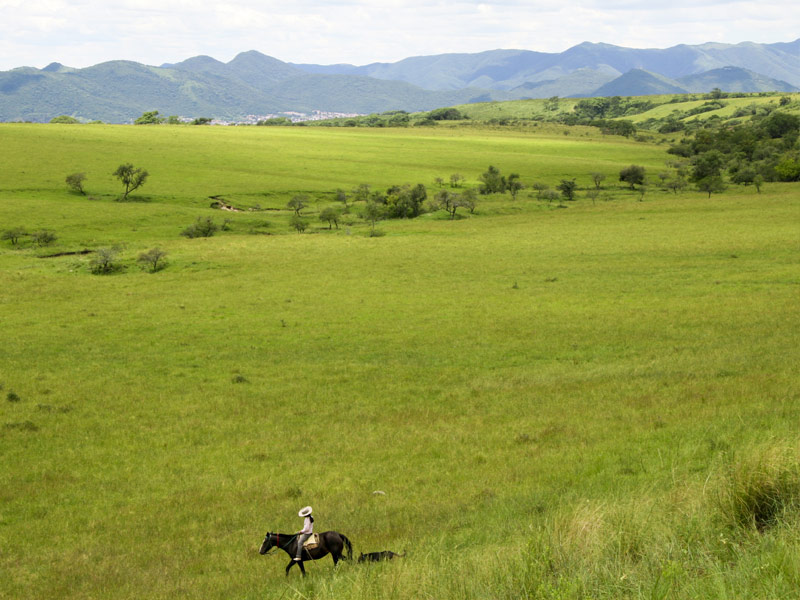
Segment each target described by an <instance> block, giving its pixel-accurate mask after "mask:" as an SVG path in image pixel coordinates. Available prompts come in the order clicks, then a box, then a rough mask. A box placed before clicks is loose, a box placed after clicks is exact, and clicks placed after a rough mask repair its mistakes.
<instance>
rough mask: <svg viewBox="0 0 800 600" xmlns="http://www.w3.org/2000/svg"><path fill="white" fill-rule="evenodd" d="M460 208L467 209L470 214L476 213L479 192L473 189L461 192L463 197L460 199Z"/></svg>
mask: <svg viewBox="0 0 800 600" xmlns="http://www.w3.org/2000/svg"><path fill="white" fill-rule="evenodd" d="M458 204H459V206H463V207H464V208H466V209H467V210H468V211H469V212H470V214H472V213H474V212H475V207H476V206H477V205H478V192H476V191H475V190H474V189H473V188H469V189H466V190H464V191H463V192H461V197H460V198H459V199H458Z"/></svg>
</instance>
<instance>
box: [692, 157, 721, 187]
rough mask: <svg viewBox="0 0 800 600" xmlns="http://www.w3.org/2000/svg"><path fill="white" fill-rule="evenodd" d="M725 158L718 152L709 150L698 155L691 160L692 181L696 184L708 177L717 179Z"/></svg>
mask: <svg viewBox="0 0 800 600" xmlns="http://www.w3.org/2000/svg"><path fill="white" fill-rule="evenodd" d="M723 166H725V158H724V156H723V154H722V152H720V151H719V150H709V151H708V152H703V153H702V154H698V155H697V156H695V157H694V159H693V160H692V181H694V182H698V181H700V180H701V179H706V178H708V177H719V176H720V175H721V174H722V167H723Z"/></svg>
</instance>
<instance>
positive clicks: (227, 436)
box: [0, 124, 800, 599]
mask: <svg viewBox="0 0 800 600" xmlns="http://www.w3.org/2000/svg"><path fill="white" fill-rule="evenodd" d="M581 131H583V130H581ZM0 141H1V142H2V147H3V154H2V157H0V230H5V229H7V228H9V227H24V228H26V229H27V230H28V231H34V230H37V229H41V228H47V229H51V230H53V231H55V232H56V234H57V235H58V240H57V241H56V242H55V243H54V244H53V245H52V246H48V247H42V248H39V247H35V246H33V245H31V244H30V243H29V242H27V241H26V242H25V243H23V244H20V246H18V247H15V246H12V245H11V244H10V243H9V242H8V241H4V242H2V246H0V290H2V291H0V332H2V337H1V338H0V339H2V344H0V386H1V387H2V390H0V456H1V457H2V464H3V468H2V470H0V597H4V598H5V597H8V598H34V597H35V598H40V599H47V598H59V599H66V598H75V599H78V598H81V599H83V598H115V599H128V598H130V599H133V598H164V599H166V598H170V599H172V598H203V599H211V598H220V599H222V598H225V599H228V598H242V599H245V598H247V599H249V598H252V599H255V598H259V599H263V598H337V599H350V598H397V599H406V598H442V599H447V598H519V597H531V598H609V599H610V598H698V597H715V598H733V597H735V598H763V597H770V598H791V597H794V595H795V594H796V590H797V589H798V585H799V584H800V567H799V566H798V563H797V560H796V558H797V556H798V553H799V552H800V535H799V534H798V531H799V529H798V525H800V516H799V515H800V513H798V499H799V498H800V471H799V469H798V464H800V463H799V462H798V459H799V458H800V438H799V437H798V434H797V423H798V419H799V418H800V391H799V390H800V387H798V375H797V364H800V350H798V348H800V328H799V327H798V325H800V303H799V302H798V300H800V270H799V267H800V264H799V263H800V261H798V250H800V248H798V239H799V236H798V231H800V187H798V186H797V185H796V184H769V185H767V186H765V188H764V189H763V193H761V194H756V193H755V191H754V190H751V189H750V188H735V187H733V186H732V187H731V188H730V189H729V190H728V191H727V192H725V193H724V194H719V195H714V196H713V197H711V198H707V197H706V195H705V194H702V193H697V192H685V193H683V194H679V195H673V194H669V193H666V192H664V193H662V192H658V191H649V192H648V193H647V195H646V196H644V198H643V201H639V199H638V196H637V195H635V194H629V193H628V192H626V191H625V190H623V189H621V188H619V186H618V183H619V182H617V181H616V179H617V174H618V173H619V169H620V168H622V167H624V166H627V165H629V164H631V163H636V164H643V165H645V166H647V167H648V169H649V170H652V172H657V170H658V169H659V168H662V165H663V163H664V161H665V160H666V159H667V158H668V155H667V154H666V152H665V148H664V147H663V146H655V145H646V144H642V143H636V142H631V141H628V140H625V139H623V138H614V137H602V136H600V135H594V134H589V133H586V132H584V133H582V134H581V135H576V134H570V135H563V133H561V132H558V133H550V134H541V135H535V134H531V133H521V132H513V131H490V130H482V129H480V128H468V129H467V128H437V129H435V130H434V129H399V130H374V129H324V128H285V129H284V128H210V127H167V126H164V127H152V128H150V127H124V126H102V125H98V126H94V125H92V126H89V125H86V126H55V125H38V126H34V125H16V124H15V125H10V124H9V125H2V126H0ZM123 162H131V163H133V164H135V165H136V166H141V167H144V168H146V169H148V171H149V172H150V178H149V179H148V181H147V183H146V185H145V186H144V187H143V188H141V190H139V191H137V192H135V193H134V194H133V195H134V196H135V198H134V200H135V201H131V202H125V203H121V202H116V201H115V200H114V198H115V197H116V196H117V195H119V193H120V192H121V187H120V185H119V182H117V181H115V180H114V179H113V177H112V176H111V173H112V172H113V171H114V169H115V168H116V167H117V166H118V165H119V164H120V163H123ZM490 164H492V165H495V166H497V167H499V168H500V169H501V170H502V172H503V173H504V174H508V173H511V172H518V173H519V174H520V175H521V178H522V181H523V182H524V183H526V184H530V183H532V182H534V181H540V180H541V181H545V182H547V183H549V184H550V185H555V184H556V183H557V182H558V180H559V179H561V178H571V177H575V178H577V181H578V183H579V185H581V186H582V187H588V186H589V184H590V178H589V173H591V172H593V171H598V172H603V173H605V174H607V179H606V180H605V182H604V183H603V186H604V190H603V196H602V197H601V199H600V200H597V201H596V202H593V201H591V200H589V199H586V198H584V197H583V196H582V195H579V199H578V200H577V201H575V202H569V203H565V206H566V208H559V207H558V205H557V204H550V203H547V202H542V201H539V200H537V199H536V197H535V195H534V194H532V193H528V192H527V191H526V192H523V193H522V194H520V196H519V198H518V199H517V200H516V201H512V200H511V198H510V196H494V197H488V198H484V197H481V198H480V199H479V204H478V207H477V208H476V210H475V213H474V214H464V215H463V217H462V218H459V219H455V220H449V219H448V218H446V216H445V215H444V214H443V213H432V214H427V215H423V216H421V217H419V218H417V219H414V220H394V221H385V222H382V223H380V224H379V225H378V227H379V229H380V230H382V231H383V232H385V235H384V236H383V237H368V236H367V235H366V232H367V231H368V229H369V226H368V225H365V224H364V223H363V221H361V220H360V219H358V218H357V217H356V216H355V215H356V213H357V210H354V212H353V217H352V219H351V221H350V223H349V225H344V224H343V226H342V227H341V228H340V229H339V230H336V229H333V230H328V229H327V224H323V223H321V222H317V221H314V220H313V215H315V214H316V211H318V210H319V208H320V207H322V206H324V205H326V204H327V203H331V202H332V201H333V195H334V192H335V190H336V189H337V188H343V189H345V190H348V191H349V190H351V189H353V188H354V187H355V186H357V185H358V184H360V183H369V184H370V185H372V186H373V187H374V188H375V189H385V188H386V187H388V186H390V185H393V184H405V183H409V184H416V183H420V182H421V183H424V184H426V185H428V186H429V188H430V189H429V194H431V195H432V194H433V192H435V189H436V186H435V184H434V180H435V178H436V177H444V178H445V179H446V178H447V177H448V176H449V175H450V174H451V173H456V172H457V173H461V174H463V175H464V176H465V178H466V183H467V185H474V184H475V183H476V180H477V176H478V175H479V174H480V173H481V172H483V171H484V170H485V169H486V167H487V166H488V165H490ZM77 171H80V172H85V173H86V174H87V181H86V188H87V195H86V196H81V195H78V194H74V193H70V192H68V191H67V190H66V186H65V185H64V177H65V176H66V175H67V174H69V173H72V172H77ZM297 193H305V194H309V195H310V196H311V197H312V199H313V203H312V206H311V207H310V208H309V211H308V212H309V215H311V220H312V225H311V227H310V229H309V230H308V231H307V232H306V233H304V234H298V233H295V232H290V230H289V227H288V214H289V213H290V212H291V211H287V210H285V206H286V202H287V201H288V200H289V198H291V197H292V195H293V194H297ZM212 196H221V197H224V198H225V199H227V200H229V201H230V202H232V203H233V204H236V205H238V206H242V207H250V208H253V207H257V208H258V209H259V210H254V211H246V212H241V213H222V212H221V211H218V210H214V209H211V208H209V203H210V198H211V197H212ZM207 216H210V217H212V218H213V219H215V220H217V221H220V222H221V221H222V219H223V218H228V219H230V223H229V228H228V230H227V231H221V232H219V233H217V235H215V236H214V237H210V238H199V239H186V238H184V237H181V235H180V232H181V230H183V229H184V228H185V227H186V226H187V225H189V224H191V223H192V222H193V221H194V220H195V219H196V218H198V217H203V218H204V217H207ZM113 245H119V246H120V247H121V255H120V256H121V261H122V265H123V267H124V269H123V270H121V271H119V272H116V273H114V274H111V275H93V274H91V272H90V270H89V262H90V260H91V256H92V255H91V254H87V255H77V254H63V253H65V252H75V251H79V250H82V249H84V248H86V249H90V250H96V249H97V248H101V247H106V246H113ZM154 246H158V247H160V248H162V249H164V250H166V251H167V253H168V257H167V258H168V260H169V264H168V266H167V267H166V268H165V269H164V270H162V271H159V272H156V273H148V272H145V271H143V270H141V269H139V268H138V267H137V265H136V256H137V255H138V254H139V253H140V252H142V251H145V250H147V249H149V248H152V247H154ZM54 254H62V255H60V256H53V255H54ZM750 490H755V491H753V492H752V493H751V492H750ZM764 490H766V491H767V492H768V493H767V501H765V502H762V503H759V502H756V504H757V505H758V507H761V506H762V504H768V505H769V507H771V508H770V509H769V510H767V509H764V511H762V510H761V508H758V510H756V509H752V510H750V509H748V506H750V505H749V504H748V503H747V502H745V499H746V497H748V496H747V494H750V496H758V498H761V496H759V494H760V493H761V492H763V491H764ZM761 495H763V494H761ZM758 498H757V500H758ZM307 504H310V505H312V506H313V507H314V514H315V517H316V519H317V522H316V523H315V527H316V530H317V531H325V530H329V529H330V530H336V531H340V532H342V533H344V534H346V535H347V537H348V538H349V539H350V540H351V541H352V542H353V546H354V550H355V556H358V554H359V553H360V552H371V551H381V550H393V551H395V552H406V556H405V557H404V558H402V559H397V560H395V561H392V562H391V563H386V564H384V563H381V564H376V565H367V564H364V565H358V564H355V563H344V564H341V565H340V566H339V567H338V568H337V570H336V571H335V572H334V570H333V568H332V563H331V561H330V560H329V559H324V560H323V561H321V562H320V563H313V564H307V565H306V568H307V570H308V572H309V576H308V577H307V578H306V579H305V580H301V579H300V578H299V577H298V576H297V572H296V570H294V572H293V575H292V577H290V578H289V579H288V580H287V579H286V578H285V577H284V571H283V568H284V567H285V560H284V558H283V557H281V558H275V557H273V556H266V557H264V556H260V555H259V554H258V548H259V544H260V543H261V541H262V540H263V539H264V534H265V533H266V532H267V531H277V532H286V533H292V532H295V531H297V530H298V529H299V527H300V526H301V520H300V519H299V518H298V517H297V511H298V509H299V508H300V507H302V506H304V505H307ZM751 504H752V503H751ZM742 506H744V509H742ZM769 507H768V508H769ZM748 511H749V512H748Z"/></svg>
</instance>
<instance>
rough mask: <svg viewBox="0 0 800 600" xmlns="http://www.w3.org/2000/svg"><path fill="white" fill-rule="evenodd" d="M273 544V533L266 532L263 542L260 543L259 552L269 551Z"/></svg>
mask: <svg viewBox="0 0 800 600" xmlns="http://www.w3.org/2000/svg"><path fill="white" fill-rule="evenodd" d="M274 545H275V539H274V534H272V533H268V534H267V535H265V536H264V542H263V543H262V544H261V548H260V549H259V551H258V553H259V554H266V553H267V552H269V550H270V548H272V547H273V546H274Z"/></svg>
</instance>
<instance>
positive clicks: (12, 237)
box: [0, 227, 58, 246]
mask: <svg viewBox="0 0 800 600" xmlns="http://www.w3.org/2000/svg"><path fill="white" fill-rule="evenodd" d="M26 238H30V241H31V243H32V244H35V245H36V246H49V245H50V244H52V243H53V242H55V241H56V240H57V239H58V236H57V235H56V234H55V232H54V231H52V230H50V229H39V230H37V231H34V232H29V231H28V230H27V229H25V228H24V227H12V228H10V229H6V230H5V231H3V232H2V233H0V240H3V241H7V242H10V243H11V245H12V246H20V245H21V244H22V240H23V239H26Z"/></svg>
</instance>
